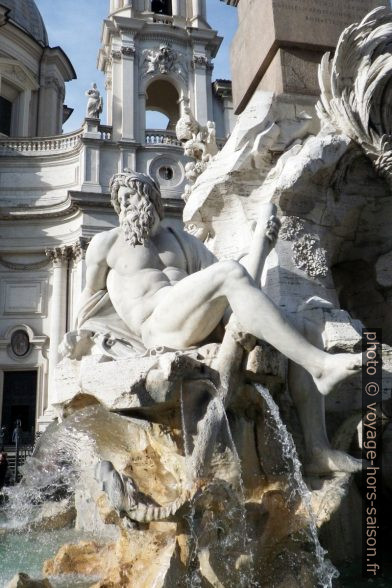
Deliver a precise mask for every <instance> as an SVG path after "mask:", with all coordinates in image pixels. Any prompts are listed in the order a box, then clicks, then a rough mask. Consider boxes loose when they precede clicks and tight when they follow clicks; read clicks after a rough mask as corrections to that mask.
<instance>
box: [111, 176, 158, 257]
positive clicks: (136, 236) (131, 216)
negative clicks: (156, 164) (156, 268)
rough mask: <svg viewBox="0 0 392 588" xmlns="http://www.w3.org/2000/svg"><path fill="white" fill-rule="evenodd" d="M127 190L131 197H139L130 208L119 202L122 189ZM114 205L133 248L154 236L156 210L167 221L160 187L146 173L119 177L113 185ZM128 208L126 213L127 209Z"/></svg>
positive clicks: (113, 181)
mask: <svg viewBox="0 0 392 588" xmlns="http://www.w3.org/2000/svg"><path fill="white" fill-rule="evenodd" d="M121 187H124V188H127V190H128V191H129V197H130V196H134V195H135V194H136V195H137V203H136V204H130V203H127V205H126V207H125V206H124V205H123V206H121V203H120V202H119V198H118V196H119V190H120V188H121ZM109 188H110V193H111V202H112V205H113V208H114V210H115V211H116V212H117V214H118V216H119V219H120V225H121V228H122V230H123V231H124V236H125V239H126V241H127V243H129V244H130V245H132V246H133V247H135V246H136V245H142V244H143V243H144V242H145V240H146V239H148V237H149V236H150V233H151V230H152V228H153V226H154V224H155V222H156V217H155V215H154V210H155V211H156V213H157V214H158V216H159V218H160V219H161V220H162V219H163V216H164V214H163V205H162V197H161V191H160V189H159V186H158V185H157V184H156V182H154V180H153V179H152V178H150V177H149V176H146V175H145V174H141V173H137V172H133V171H128V170H127V171H124V172H122V173H119V174H115V175H114V176H113V177H112V178H111V180H110V184H109ZM124 208H125V210H124Z"/></svg>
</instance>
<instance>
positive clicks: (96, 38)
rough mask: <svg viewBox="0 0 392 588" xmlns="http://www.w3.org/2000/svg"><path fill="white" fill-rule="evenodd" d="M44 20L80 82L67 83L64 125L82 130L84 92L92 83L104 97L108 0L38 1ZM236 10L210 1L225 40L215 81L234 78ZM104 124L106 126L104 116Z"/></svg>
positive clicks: (215, 23)
mask: <svg viewBox="0 0 392 588" xmlns="http://www.w3.org/2000/svg"><path fill="white" fill-rule="evenodd" d="M35 2H36V5H37V7H38V9H39V10H40V12H41V14H42V17H43V19H44V22H45V25H46V29H47V31H48V35H49V44H50V45H51V46H52V47H55V46H57V45H58V46H60V47H61V48H62V49H63V50H64V51H65V53H66V54H67V55H68V57H69V59H70V61H71V63H72V65H73V66H74V68H75V71H76V75H77V76H78V79H77V80H75V81H72V82H68V83H67V84H66V97H65V103H66V104H67V105H68V106H69V107H71V108H74V109H75V110H74V112H73V114H72V116H71V117H70V119H69V120H68V121H67V123H66V124H65V125H64V132H65V133H68V132H71V131H73V130H76V129H78V128H80V126H81V123H82V121H83V118H84V116H85V109H86V100H87V99H86V97H85V92H86V90H87V89H88V88H89V87H90V86H91V83H92V82H96V83H97V84H98V88H99V89H100V91H101V93H102V94H103V96H104V98H105V86H104V77H103V74H102V73H101V72H99V71H98V70H97V56H98V50H99V47H100V38H101V29H102V22H103V20H104V18H106V17H107V16H108V12H109V0H63V1H62V2H59V1H58V0H56V1H53V0H35ZM236 13H237V11H236V9H235V8H233V7H232V6H227V5H226V4H225V3H224V2H220V1H219V0H207V19H208V22H209V24H210V26H211V27H212V28H213V29H215V30H217V31H218V32H219V35H220V36H222V37H224V40H223V43H222V45H221V48H220V50H219V52H218V55H217V57H216V58H215V60H214V65H215V68H214V72H213V79H216V78H224V79H231V73H230V63H229V49H230V42H231V40H232V38H233V35H234V32H235V30H236V27H237V14H236ZM102 122H103V123H105V122H106V121H105V118H104V117H103V119H102Z"/></svg>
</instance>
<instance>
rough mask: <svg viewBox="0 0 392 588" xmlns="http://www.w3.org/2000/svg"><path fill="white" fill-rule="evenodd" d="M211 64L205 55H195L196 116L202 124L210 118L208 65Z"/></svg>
mask: <svg viewBox="0 0 392 588" xmlns="http://www.w3.org/2000/svg"><path fill="white" fill-rule="evenodd" d="M208 65H209V62H208V59H207V57H205V55H200V56H199V55H195V56H194V58H193V69H194V80H195V81H194V91H195V118H196V120H197V121H198V122H199V123H200V124H201V125H206V124H207V120H208V90H207V66H208Z"/></svg>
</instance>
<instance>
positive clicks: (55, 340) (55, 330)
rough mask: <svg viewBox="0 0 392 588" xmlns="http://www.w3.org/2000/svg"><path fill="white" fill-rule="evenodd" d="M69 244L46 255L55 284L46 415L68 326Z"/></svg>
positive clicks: (53, 397) (52, 397) (52, 302)
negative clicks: (60, 348)
mask: <svg viewBox="0 0 392 588" xmlns="http://www.w3.org/2000/svg"><path fill="white" fill-rule="evenodd" d="M71 252H72V250H71V248H70V247H68V246H62V247H55V248H54V249H48V250H47V251H46V255H47V256H48V257H49V259H50V260H51V261H52V262H53V285H52V299H51V305H50V319H51V321H50V347H49V377H48V403H47V409H46V411H45V415H47V413H48V412H49V413H50V412H51V405H52V404H53V403H54V402H55V401H56V398H55V386H54V375H55V368H56V365H57V363H58V361H59V357H60V356H59V351H58V348H59V345H60V343H61V341H62V339H63V337H64V335H65V332H66V328H67V298H68V296H67V289H68V262H69V258H70V255H71Z"/></svg>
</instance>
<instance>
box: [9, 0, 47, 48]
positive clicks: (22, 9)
mask: <svg viewBox="0 0 392 588" xmlns="http://www.w3.org/2000/svg"><path fill="white" fill-rule="evenodd" d="M0 4H1V5H3V6H5V7H6V8H8V9H9V11H10V12H9V13H8V19H9V20H10V21H11V22H12V23H14V24H16V25H17V26H18V27H20V28H21V29H23V30H24V31H26V33H28V34H29V35H30V36H31V37H33V39H35V40H36V41H37V42H38V43H40V45H43V46H45V47H47V46H48V44H49V41H48V33H47V32H46V28H45V25H44V21H43V19H42V16H41V13H40V11H39V10H38V8H37V6H36V4H35V2H34V0H0Z"/></svg>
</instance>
